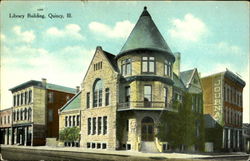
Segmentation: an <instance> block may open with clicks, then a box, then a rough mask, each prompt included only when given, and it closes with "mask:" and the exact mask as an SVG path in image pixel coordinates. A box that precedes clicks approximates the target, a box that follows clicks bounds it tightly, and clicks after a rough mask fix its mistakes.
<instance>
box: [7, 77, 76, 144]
mask: <svg viewBox="0 0 250 161" xmlns="http://www.w3.org/2000/svg"><path fill="white" fill-rule="evenodd" d="M10 91H11V92H12V94H13V107H12V108H11V111H12V126H11V128H12V139H11V140H12V144H18V145H45V141H46V138H58V131H59V116H58V109H59V108H61V107H62V106H63V105H64V104H65V103H66V102H67V101H68V100H70V99H71V98H72V97H73V96H74V95H75V93H76V89H73V88H68V87H64V86H59V85H55V84H50V83H47V82H46V79H42V81H35V80H31V81H28V82H25V83H23V84H20V85H18V86H16V87H13V88H11V89H10Z"/></svg>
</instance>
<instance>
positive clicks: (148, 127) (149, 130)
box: [141, 117, 154, 141]
mask: <svg viewBox="0 0 250 161" xmlns="http://www.w3.org/2000/svg"><path fill="white" fill-rule="evenodd" d="M141 140H142V141H154V120H153V119H152V118H151V117H144V118H143V119H142V121H141Z"/></svg>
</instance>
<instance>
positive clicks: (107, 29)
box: [89, 20, 135, 38]
mask: <svg viewBox="0 0 250 161" xmlns="http://www.w3.org/2000/svg"><path fill="white" fill-rule="evenodd" d="M134 26H135V24H133V23H131V22H130V21H128V20H124V21H119V22H116V24H115V26H114V27H111V26H108V25H106V24H103V23H100V22H91V23H90V24H89V29H90V30H91V31H92V32H95V33H99V34H101V35H103V36H106V37H108V38H127V37H128V35H129V34H130V32H131V31H132V29H133V27H134Z"/></svg>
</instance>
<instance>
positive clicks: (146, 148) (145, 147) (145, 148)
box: [141, 141, 159, 153]
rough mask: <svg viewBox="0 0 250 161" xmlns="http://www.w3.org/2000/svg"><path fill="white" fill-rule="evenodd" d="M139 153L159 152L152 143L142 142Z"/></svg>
mask: <svg viewBox="0 0 250 161" xmlns="http://www.w3.org/2000/svg"><path fill="white" fill-rule="evenodd" d="M141 151H142V152H150V153H152V152H153V153H156V152H159V151H158V149H157V147H156V145H155V142H154V141H142V142H141Z"/></svg>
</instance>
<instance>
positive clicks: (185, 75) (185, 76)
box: [180, 69, 196, 87]
mask: <svg viewBox="0 0 250 161" xmlns="http://www.w3.org/2000/svg"><path fill="white" fill-rule="evenodd" d="M195 70H196V69H191V70H187V71H183V72H180V78H181V80H182V82H183V83H184V85H185V86H186V87H187V86H188V84H189V83H190V82H191V79H192V77H193V73H194V72H195Z"/></svg>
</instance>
